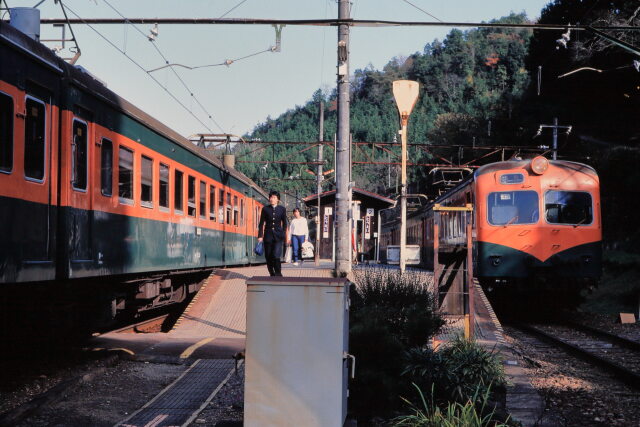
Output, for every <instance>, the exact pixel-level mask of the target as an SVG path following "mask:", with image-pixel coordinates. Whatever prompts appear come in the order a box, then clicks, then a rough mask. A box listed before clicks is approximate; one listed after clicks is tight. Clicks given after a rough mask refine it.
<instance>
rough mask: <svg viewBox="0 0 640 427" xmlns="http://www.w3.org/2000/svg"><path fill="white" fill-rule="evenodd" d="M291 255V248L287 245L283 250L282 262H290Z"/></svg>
mask: <svg viewBox="0 0 640 427" xmlns="http://www.w3.org/2000/svg"><path fill="white" fill-rule="evenodd" d="M292 257H293V250H292V249H291V246H287V250H286V251H285V252H284V262H288V263H290V262H291V258H292Z"/></svg>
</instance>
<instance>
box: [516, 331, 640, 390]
mask: <svg viewBox="0 0 640 427" xmlns="http://www.w3.org/2000/svg"><path fill="white" fill-rule="evenodd" d="M512 326H513V327H515V328H517V329H520V330H521V331H524V332H526V333H529V334H531V335H535V336H537V337H540V338H542V339H543V340H545V341H547V342H550V343H552V344H554V345H556V346H558V347H562V348H563V349H564V350H566V351H567V352H569V353H570V354H572V355H574V356H576V357H579V358H581V359H583V360H585V361H587V362H589V363H591V364H593V365H596V366H598V367H600V368H603V369H605V370H606V371H608V372H610V373H611V374H613V375H614V376H615V377H616V378H618V379H619V380H620V381H622V382H623V383H625V384H627V385H628V386H630V387H633V388H634V389H636V390H640V375H638V374H637V373H635V372H633V371H630V370H629V369H627V368H625V367H624V366H621V365H619V364H617V363H615V362H612V361H610V360H607V359H604V358H602V357H600V356H596V355H595V354H593V353H591V352H589V351H586V350H583V349H581V348H580V347H578V346H576V345H573V344H571V343H568V342H566V341H563V340H561V339H559V338H557V337H554V336H553V335H551V334H548V333H546V332H544V331H542V330H540V329H538V328H535V327H533V326H531V325H525V324H522V323H520V324H513V325H512Z"/></svg>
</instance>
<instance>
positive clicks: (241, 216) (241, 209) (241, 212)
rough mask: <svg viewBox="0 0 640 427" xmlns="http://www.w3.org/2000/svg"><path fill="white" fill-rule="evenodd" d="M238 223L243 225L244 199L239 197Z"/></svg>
mask: <svg viewBox="0 0 640 427" xmlns="http://www.w3.org/2000/svg"><path fill="white" fill-rule="evenodd" d="M240 225H241V226H243V227H244V199H240Z"/></svg>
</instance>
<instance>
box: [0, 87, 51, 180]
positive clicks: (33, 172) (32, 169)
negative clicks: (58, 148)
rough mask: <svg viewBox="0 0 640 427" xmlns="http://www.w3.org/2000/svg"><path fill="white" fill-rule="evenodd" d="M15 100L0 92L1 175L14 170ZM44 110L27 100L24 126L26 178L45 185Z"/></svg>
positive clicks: (32, 100) (30, 98) (42, 103)
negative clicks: (43, 182)
mask: <svg viewBox="0 0 640 427" xmlns="http://www.w3.org/2000/svg"><path fill="white" fill-rule="evenodd" d="M13 111H14V109H13V98H11V97H10V96H8V95H5V94H4V93H2V92H0V172H4V173H10V172H11V171H12V170H13ZM45 111H46V110H45V106H44V102H42V101H39V100H37V99H35V98H32V97H27V99H26V109H25V114H24V116H23V118H24V120H25V126H24V141H25V144H24V176H25V178H27V179H29V180H35V181H42V180H43V179H44V170H45Z"/></svg>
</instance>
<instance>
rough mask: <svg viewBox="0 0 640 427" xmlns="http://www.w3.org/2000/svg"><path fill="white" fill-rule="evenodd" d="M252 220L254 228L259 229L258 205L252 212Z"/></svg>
mask: <svg viewBox="0 0 640 427" xmlns="http://www.w3.org/2000/svg"><path fill="white" fill-rule="evenodd" d="M254 215H255V216H254V217H253V222H254V224H255V226H256V230H259V229H260V206H256V211H255V213H254Z"/></svg>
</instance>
